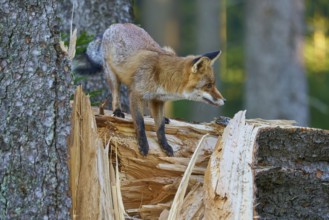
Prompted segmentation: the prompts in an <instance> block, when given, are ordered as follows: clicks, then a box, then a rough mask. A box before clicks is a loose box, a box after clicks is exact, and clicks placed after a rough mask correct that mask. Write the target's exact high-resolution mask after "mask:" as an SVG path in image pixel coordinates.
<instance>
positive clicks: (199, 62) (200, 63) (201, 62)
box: [192, 56, 209, 73]
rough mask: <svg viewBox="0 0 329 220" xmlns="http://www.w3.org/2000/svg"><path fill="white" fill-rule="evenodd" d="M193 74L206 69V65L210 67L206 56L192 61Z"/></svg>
mask: <svg viewBox="0 0 329 220" xmlns="http://www.w3.org/2000/svg"><path fill="white" fill-rule="evenodd" d="M192 64H193V66H192V72H193V73H197V72H198V71H199V70H200V69H201V68H202V67H204V66H205V65H207V64H208V65H209V59H208V58H206V57H204V56H200V57H197V58H195V59H194V60H193V61H192Z"/></svg>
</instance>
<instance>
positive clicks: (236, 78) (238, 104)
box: [134, 0, 329, 129]
mask: <svg viewBox="0 0 329 220" xmlns="http://www.w3.org/2000/svg"><path fill="white" fill-rule="evenodd" d="M134 14H135V21H136V23H137V24H140V25H141V26H142V27H143V28H144V29H146V30H147V31H148V32H149V33H150V35H151V36H152V37H153V38H154V39H155V40H156V41H157V42H159V43H160V45H162V46H164V45H168V46H170V47H172V48H174V49H175V51H176V52H177V54H178V55H180V56H185V55H188V54H202V53H206V52H211V51H215V50H218V49H221V50H222V55H221V57H220V59H219V62H218V63H217V64H216V65H215V72H216V75H217V78H218V80H217V84H218V86H217V87H218V88H219V90H220V91H221V93H222V94H223V95H224V97H225V98H226V99H227V102H226V104H225V105H224V106H223V107H220V108H216V107H212V106H209V105H207V104H202V103H194V102H189V101H176V102H173V103H168V105H167V106H166V108H167V110H166V114H167V115H168V116H170V117H174V118H180V119H185V120H189V121H199V122H200V121H201V122H203V121H210V120H213V118H215V117H218V116H220V115H224V116H228V117H232V116H233V115H234V114H235V113H236V112H237V111H239V110H243V109H247V117H249V118H255V117H259V118H264V119H292V120H296V121H297V122H298V124H299V125H306V126H312V127H318V128H325V129H329V60H328V52H329V51H328V49H329V48H328V41H329V36H328V34H329V33H328V21H329V4H328V1H327V0H317V1H313V0H305V1H303V0H289V1H287V0H276V1H273V0H221V1H220V0H206V1H205V0H181V1H174V0H135V2H134Z"/></svg>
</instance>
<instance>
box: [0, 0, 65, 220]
mask: <svg viewBox="0 0 329 220" xmlns="http://www.w3.org/2000/svg"><path fill="white" fill-rule="evenodd" d="M56 10H57V2H56V1H52V0H51V1H8V0H5V1H2V2H1V9H0V21H1V22H0V35H1V38H0V72H1V75H0V146H1V148H0V161H1V162H0V163H1V167H0V184H1V185H0V219H21V218H23V219H68V218H69V207H70V198H69V195H68V169H67V147H66V146H67V144H66V138H67V135H68V132H69V129H70V126H69V124H70V123H69V112H70V108H69V99H70V85H71V84H70V83H71V80H70V72H69V71H70V66H69V63H68V62H67V60H66V59H65V56H64V54H63V53H62V52H61V50H60V47H59V40H60V38H59V37H60V34H59V29H58V28H59V24H58V22H57V19H56V15H57V11H56Z"/></svg>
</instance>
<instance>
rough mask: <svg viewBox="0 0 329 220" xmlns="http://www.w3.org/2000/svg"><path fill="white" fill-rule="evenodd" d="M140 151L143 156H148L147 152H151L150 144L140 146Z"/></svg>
mask: <svg viewBox="0 0 329 220" xmlns="http://www.w3.org/2000/svg"><path fill="white" fill-rule="evenodd" d="M139 152H140V153H141V155H143V156H147V154H148V153H149V146H148V144H147V145H146V146H145V145H144V146H139Z"/></svg>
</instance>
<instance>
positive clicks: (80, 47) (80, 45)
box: [61, 31, 95, 55]
mask: <svg viewBox="0 0 329 220" xmlns="http://www.w3.org/2000/svg"><path fill="white" fill-rule="evenodd" d="M94 37H95V36H94V35H88V34H87V32H86V31H83V32H82V33H81V34H80V35H79V36H78V37H77V41H76V55H80V54H83V53H84V52H85V51H86V49H87V47H88V44H89V43H90V42H91V41H92V40H93V39H94ZM61 38H62V40H63V41H64V44H65V46H68V45H69V41H70V35H69V34H66V33H62V34H61Z"/></svg>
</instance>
